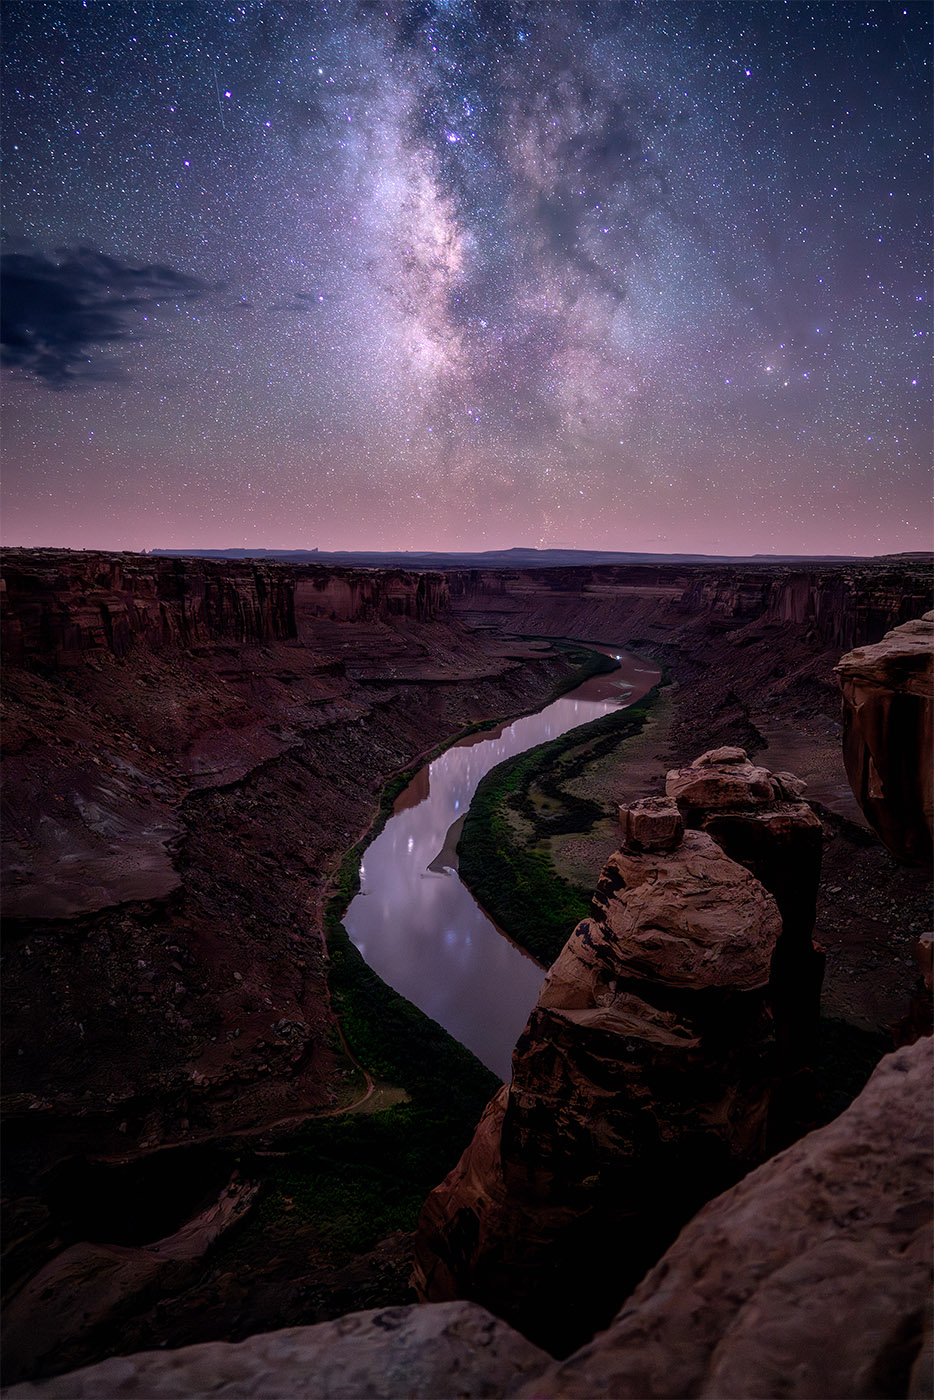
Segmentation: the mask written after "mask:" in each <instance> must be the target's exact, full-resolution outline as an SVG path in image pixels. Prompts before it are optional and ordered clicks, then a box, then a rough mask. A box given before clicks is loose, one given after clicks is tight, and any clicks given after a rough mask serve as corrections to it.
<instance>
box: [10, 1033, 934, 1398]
mask: <svg viewBox="0 0 934 1400" xmlns="http://www.w3.org/2000/svg"><path fill="white" fill-rule="evenodd" d="M931 1048H932V1043H931V1039H930V1038H929V1037H928V1038H925V1039H923V1040H920V1041H918V1042H917V1043H916V1044H915V1045H912V1046H910V1047H907V1048H905V1049H902V1050H899V1051H897V1052H896V1053H895V1054H893V1055H888V1056H887V1057H886V1058H885V1059H884V1060H883V1061H882V1063H881V1064H880V1065H879V1067H878V1069H877V1070H876V1071H875V1073H874V1074H873V1076H872V1078H871V1080H870V1081H869V1083H868V1085H867V1086H866V1088H865V1089H864V1090H863V1092H862V1094H860V1096H859V1097H858V1098H857V1099H856V1100H855V1101H854V1103H853V1104H852V1105H851V1107H850V1108H849V1109H847V1110H846V1112H845V1113H843V1114H841V1116H840V1117H839V1118H837V1119H836V1120H835V1121H834V1122H833V1123H831V1124H829V1125H828V1126H827V1127H826V1128H822V1129H820V1130H819V1131H818V1132H814V1133H811V1134H809V1135H808V1136H807V1137H805V1138H803V1139H802V1140H801V1141H800V1142H798V1143H796V1144H795V1145H794V1146H793V1147H791V1148H789V1149H788V1150H787V1151H785V1152H782V1153H780V1154H779V1155H778V1156H777V1157H774V1158H772V1160H771V1161H769V1162H767V1163H766V1164H765V1165H764V1166H762V1167H760V1168H759V1169H758V1170H757V1171H754V1172H752V1173H751V1174H750V1175H749V1176H747V1177H746V1178H745V1179H744V1180H743V1181H742V1182H740V1184H739V1185H738V1186H734V1187H733V1189H732V1190H730V1191H727V1192H725V1193H724V1194H723V1195H722V1196H720V1197H718V1198H717V1199H716V1200H714V1201H711V1202H710V1203H709V1205H707V1206H706V1207H705V1208H704V1209H703V1210H702V1211H701V1212H700V1213H699V1214H698V1215H697V1216H696V1217H695V1219H694V1220H692V1221H691V1223H690V1224H689V1225H688V1226H687V1227H686V1229H684V1230H683V1231H682V1233H681V1235H680V1236H679V1237H678V1239H677V1241H676V1242H675V1244H674V1245H673V1246H672V1247H671V1249H669V1250H668V1252H667V1254H665V1255H664V1257H663V1258H662V1259H661V1260H660V1261H659V1263H658V1264H657V1265H656V1267H655V1268H654V1269H652V1271H651V1272H650V1273H649V1274H648V1276H647V1277H646V1278H645V1279H644V1280H643V1282H642V1283H641V1285H640V1286H639V1287H638V1288H637V1290H636V1291H635V1293H634V1294H633V1295H632V1297H631V1298H630V1299H629V1301H628V1302H627V1303H626V1305H625V1307H624V1308H623V1310H622V1311H621V1312H620V1313H619V1315H618V1316H617V1317H616V1318H615V1320H614V1321H613V1323H612V1325H611V1326H610V1328H609V1329H608V1330H607V1331H606V1332H604V1333H602V1334H601V1335H599V1336H597V1337H595V1338H594V1339H593V1341H592V1342H590V1343H589V1344H588V1345H586V1346H584V1347H583V1348H581V1350H580V1351H578V1352H577V1353H576V1354H575V1355H574V1356H571V1357H570V1358H568V1360H566V1361H564V1362H560V1363H556V1364H549V1363H548V1358H547V1357H546V1356H545V1355H544V1353H543V1352H541V1351H539V1350H537V1349H536V1348H535V1347H533V1346H531V1345H530V1344H529V1343H528V1342H527V1341H526V1340H525V1339H524V1338H523V1337H521V1336H519V1335H518V1334H517V1333H516V1332H514V1331H512V1329H510V1328H509V1327H507V1326H506V1325H505V1324H504V1323H501V1322H498V1321H497V1320H496V1319H494V1318H492V1317H490V1315H489V1314H488V1313H486V1312H484V1310H483V1309H482V1308H479V1307H477V1306H476V1305H475V1304H472V1303H464V1302H458V1303H446V1304H445V1303H442V1304H434V1305H429V1306H416V1307H412V1308H397V1309H389V1310H385V1309H383V1310H377V1311H375V1312H369V1313H356V1314H352V1315H350V1316H347V1317H344V1318H341V1319H340V1320H339V1321H337V1322H332V1323H324V1324H321V1325H319V1326H317V1327H299V1328H293V1329H291V1330H289V1331H285V1332H275V1333H271V1334H263V1335H259V1336H255V1337H251V1338H249V1339H248V1340H247V1341H245V1342H241V1343H239V1344H238V1345H230V1344H227V1343H221V1342H218V1343H211V1344H208V1345H203V1346H196V1347H186V1348H184V1349H182V1350H179V1351H175V1352H164V1351H150V1352H143V1353H140V1354H138V1355H136V1356H127V1357H117V1358H114V1359H112V1360H110V1361H105V1362H103V1363H101V1364H100V1365H97V1366H91V1367H88V1368H86V1369H85V1370H82V1371H77V1372H74V1373H72V1374H70V1375H65V1376H58V1377H56V1378H54V1379H53V1380H47V1381H40V1382H38V1383H34V1384H33V1383H26V1384H22V1385H17V1386H13V1387H12V1388H10V1389H9V1390H7V1391H5V1392H4V1400H99V1397H101V1396H104V1395H106V1396H108V1397H114V1400H117V1397H123V1398H124V1400H144V1397H145V1398H146V1400H151V1397H156V1396H160V1397H166V1400H169V1397H173V1398H174V1400H181V1397H185V1400H202V1397H204V1400H206V1397H208V1396H213V1395H217V1394H218V1393H220V1391H221V1390H222V1391H223V1393H224V1394H225V1395H227V1396H230V1397H232V1398H233V1397H242V1400H247V1397H259V1396H270V1395H274V1396H277V1397H280V1400H290V1397H292V1396H296V1397H298V1396H308V1395H314V1396H315V1397H316V1400H361V1397H369V1398H370V1400H401V1397H411V1398H412V1400H420V1397H424V1398H425V1400H428V1398H429V1397H437V1396H441V1395H443V1396H450V1397H455V1396H456V1397H465V1400H466V1398H467V1397H474V1396H485V1397H491V1398H495V1397H500V1400H506V1398H507V1397H513V1400H520V1397H521V1400H611V1398H612V1400H679V1397H683V1396H685V1395H694V1396H700V1397H705V1396H706V1397H716V1400H752V1397H761V1398H762V1400H765V1398H766V1397H771V1396H778V1395H781V1396H783V1397H786V1398H787V1400H833V1398H834V1397H840V1396H843V1395H845V1396H848V1397H850V1400H872V1398H873V1397H878V1396H881V1395H887V1396H909V1397H914V1400H923V1397H926V1396H929V1395H930V1394H931V1391H932V1381H934V1376H932V1352H931V1331H930V1318H931V1309H930V1290H931V1266H930V1253H931V1251H930V1217H931V1201H930V1189H929V1187H930V1179H931V1172H932V1167H934V1163H932V1159H931V1135H930V1132H929V1126H928V1113H927V1105H929V1103H930V1094H931V1078H932V1057H931ZM596 1257H599V1258H605V1257H606V1255H605V1252H603V1253H601V1254H600V1255H598V1256H596Z"/></svg>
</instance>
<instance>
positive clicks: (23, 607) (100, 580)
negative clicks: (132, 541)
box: [2, 550, 449, 666]
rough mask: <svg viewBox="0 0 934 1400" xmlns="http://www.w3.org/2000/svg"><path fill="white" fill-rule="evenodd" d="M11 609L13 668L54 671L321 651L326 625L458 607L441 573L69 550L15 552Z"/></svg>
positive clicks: (7, 651)
mask: <svg viewBox="0 0 934 1400" xmlns="http://www.w3.org/2000/svg"><path fill="white" fill-rule="evenodd" d="M2 602H3V615H2V645H3V652H4V655H5V657H6V659H7V662H8V663H10V664H22V663H26V664H30V665H46V666H49V665H57V666H65V665H69V664H74V663H75V662H76V661H78V660H79V659H81V658H82V657H87V656H89V655H91V656H93V655H95V654H100V653H102V652H106V651H109V652H112V653H113V654H114V655H115V656H125V655H126V654H127V652H128V651H130V649H131V648H132V647H133V646H134V645H136V644H138V643H144V644H145V645H146V646H147V647H149V648H157V647H192V646H198V645H201V644H205V643H210V642H224V641H232V642H237V643H248V642H254V643H255V642H265V641H270V640H287V639H292V640H295V641H298V642H301V643H314V641H315V640H316V638H317V632H316V623H318V622H320V621H321V620H326V621H335V622H361V621H370V622H372V621H376V620H380V621H386V620H387V619H389V618H412V619H415V620H416V621H419V622H429V621H433V620H435V619H437V618H439V617H441V616H443V615H444V614H446V613H447V612H448V609H449V597H448V589H447V583H446V580H445V579H444V577H443V576H442V575H440V574H425V573H422V574H412V573H405V572H404V571H402V570H399V569H395V570H388V571H386V572H377V571H376V570H369V569H351V568H333V567H332V568H325V567H322V566H319V565H313V564H308V565H300V566H289V565H283V564H275V563H269V562H258V561H252V560H243V559H241V560H209V559H166V558H161V557H154V556H151V555H138V554H124V555H104V554H94V553H79V552H72V551H69V550H9V551H7V553H6V556H5V565H4V577H3V583H2Z"/></svg>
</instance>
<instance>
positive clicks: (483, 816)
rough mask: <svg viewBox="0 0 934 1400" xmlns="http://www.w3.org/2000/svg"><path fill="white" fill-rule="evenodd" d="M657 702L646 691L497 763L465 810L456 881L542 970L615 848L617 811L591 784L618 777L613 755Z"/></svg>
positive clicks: (585, 908)
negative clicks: (609, 774)
mask: <svg viewBox="0 0 934 1400" xmlns="http://www.w3.org/2000/svg"><path fill="white" fill-rule="evenodd" d="M658 696H659V688H658V686H656V687H653V689H652V690H651V691H650V692H649V694H648V695H646V696H644V697H643V698H642V699H641V700H639V701H637V702H636V703H635V704H633V705H630V706H628V707H626V708H620V709H618V710H614V711H612V712H611V713H610V714H608V715H605V716H603V717H602V718H600V719H597V720H594V721H592V722H591V723H590V724H586V725H582V726H580V728H577V729H573V730H571V731H569V732H568V733H567V734H563V735H562V736H561V737H560V738H558V739H553V740H551V741H550V742H549V743H546V744H541V745H539V746H538V747H537V748H534V749H529V750H527V751H526V752H525V753H522V754H519V755H517V756H516V757H515V758H512V759H508V760H507V761H506V762H505V763H501V764H500V765H499V766H498V767H497V768H495V769H493V771H492V772H491V773H488V774H487V776H486V777H485V778H484V779H483V780H482V781H481V783H480V785H479V787H478V788H477V791H476V794H475V796H474V798H473V801H472V802H471V804H470V810H469V811H468V813H467V817H466V819H465V822H464V827H463V831H462V834H461V838H460V841H459V842H458V848H457V849H458V861H459V866H458V870H459V874H460V877H461V879H462V880H463V882H464V884H466V885H467V887H468V888H469V889H470V890H471V892H472V893H473V895H474V897H475V898H476V899H477V901H478V902H479V903H480V904H481V905H482V906H483V908H484V909H485V910H486V911H487V913H488V914H489V915H490V917H491V918H492V919H493V920H494V921H495V922H496V923H497V924H498V925H499V927H500V928H501V929H502V930H503V932H504V933H506V934H507V935H508V936H509V937H510V938H511V939H512V940H513V941H514V942H516V943H518V944H519V946H520V947H522V948H524V949H525V950H526V951H527V952H528V953H530V954H531V955H532V956H533V957H534V958H536V959H537V960H538V962H539V963H540V964H541V965H542V966H543V967H548V966H549V965H550V964H551V963H552V962H553V961H554V959H555V958H556V957H557V955H558V953H559V952H560V951H561V949H562V947H563V946H564V944H565V942H566V941H567V938H568V936H569V934H570V931H571V930H572V929H573V928H574V926H575V925H576V924H577V923H579V922H580V920H581V919H583V918H585V917H586V915H587V914H588V912H589V910H590V900H591V896H592V893H593V888H594V886H595V885H596V880H597V877H598V876H599V873H600V870H601V869H602V867H603V864H604V863H605V860H606V854H609V851H610V850H612V849H614V848H615V845H616V844H617V842H616V839H615V836H614V834H613V832H614V829H615V825H616V808H615V804H613V803H612V802H609V801H608V800H607V798H606V794H605V790H601V786H600V785H599V783H598V784H597V785H596V787H595V783H594V779H595V777H599V775H601V774H602V773H603V772H604V771H605V769H606V767H607V765H608V764H612V765H613V767H614V769H615V768H616V767H618V765H619V762H620V758H619V749H620V746H621V745H624V744H625V745H627V747H628V745H629V743H630V742H634V741H636V740H637V737H638V736H639V735H640V733H641V732H642V730H643V728H644V726H645V724H646V722H647V720H648V718H649V715H650V713H651V711H652V709H653V708H654V705H655V703H656V701H657V700H658ZM646 752H649V751H648V750H646ZM597 793H598V794H599V795H595V794H597ZM607 846H608V850H607V851H606V854H604V847H607ZM582 848H583V850H582ZM584 850H585V851H586V854H584V853H583V852H584ZM558 851H560V852H561V853H562V855H563V859H562V861H561V865H559V863H558V859H557V858H556V852H558ZM571 852H573V853H574V854H573V857H570V853H571ZM569 857H570V858H569ZM598 859H599V862H600V863H599V865H597V866H596V867H594V862H595V861H596V860H598ZM591 875H592V878H588V877H589V876H591Z"/></svg>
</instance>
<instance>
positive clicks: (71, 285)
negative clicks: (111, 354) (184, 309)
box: [0, 248, 210, 389]
mask: <svg viewBox="0 0 934 1400" xmlns="http://www.w3.org/2000/svg"><path fill="white" fill-rule="evenodd" d="M60 258H61V260H60V261H59V262H55V261H53V260H52V259H51V258H47V257H44V256H42V255H41V254H38V253H7V254H4V255H3V257H2V258H0V283H2V303H0V351H2V357H3V362H4V363H5V364H8V365H11V366H13V367H14V368H16V369H19V370H22V371H23V372H24V373H26V374H29V375H32V376H34V377H35V378H36V379H38V380H39V381H40V382H41V383H42V384H44V385H46V386H47V387H48V388H50V389H62V388H66V387H67V386H69V385H72V384H75V383H78V382H80V381H81V380H82V379H100V378H112V377H114V371H113V370H112V369H108V370H103V369H101V368H95V365H94V360H93V355H94V352H95V351H96V350H100V349H101V348H103V347H104V346H107V345H111V344H113V343H114V342H116V341H121V340H130V339H134V340H136V339H139V337H140V334H141V328H140V325H139V321H138V314H139V312H140V311H141V309H142V308H143V307H153V308H159V307H164V306H166V304H168V306H169V307H174V306H175V305H176V304H177V303H178V301H179V300H181V299H185V300H190V299H192V298H194V297H200V296H202V295H203V294H204V293H205V292H207V291H208V290H210V289H209V287H208V286H207V284H206V283H204V282H201V281H200V280H199V279H198V278H196V277H192V276H190V275H189V274H187V273H184V272H179V271H178V270H177V269H176V268H173V267H166V266H163V265H160V264H156V263H154V264H150V265H149V266H146V267H133V266H131V265H130V264H127V263H122V262H120V261H118V260H117V259H116V258H111V257H107V256H106V255H105V254H104V253H100V252H97V251H95V250H94V249H90V248H78V249H75V250H74V251H70V252H69V251H67V250H63V251H62V253H61V254H60Z"/></svg>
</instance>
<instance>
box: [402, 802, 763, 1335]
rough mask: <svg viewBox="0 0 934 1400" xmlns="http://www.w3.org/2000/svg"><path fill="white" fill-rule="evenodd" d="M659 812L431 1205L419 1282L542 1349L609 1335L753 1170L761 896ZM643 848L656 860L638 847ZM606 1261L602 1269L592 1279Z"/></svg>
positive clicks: (598, 905)
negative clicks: (642, 1284) (705, 1214)
mask: <svg viewBox="0 0 934 1400" xmlns="http://www.w3.org/2000/svg"><path fill="white" fill-rule="evenodd" d="M678 825H679V823H678V820H677V813H676V812H675V813H674V819H673V820H671V819H665V818H664V816H663V815H660V813H659V811H658V808H657V805H656V806H650V807H649V808H648V809H647V812H646V815H645V820H643V818H642V816H641V815H640V814H639V813H638V812H635V811H633V812H632V813H630V817H629V829H630V831H631V832H635V833H638V834H639V836H640V840H639V846H640V848H641V849H635V848H633V849H625V850H621V851H617V852H616V854H615V855H614V856H612V857H611V859H610V861H609V863H608V865H607V866H606V868H605V870H604V873H603V876H602V878H601V880H600V885H599V887H598V890H597V895H596V897H595V900H594V917H593V918H591V919H585V920H584V921H583V922H582V923H581V924H580V925H578V927H577V929H576V930H575V931H574V933H573V935H572V937H571V938H570V940H569V941H568V943H567V944H566V946H565V948H564V950H563V952H562V953H561V955H560V956H559V958H558V960H557V961H556V963H555V964H554V966H553V967H552V969H551V971H550V973H549V975H548V977H547V979H546V981H545V985H544V987H543V989H542V993H541V997H540V999H539V1003H538V1005H537V1007H536V1008H535V1010H534V1011H533V1012H532V1016H531V1018H530V1020H529V1024H528V1026H527V1027H526V1030H525V1031H524V1033H523V1035H522V1037H521V1038H520V1040H519V1042H518V1044H517V1046H516V1050H515V1053H514V1056H513V1078H512V1084H511V1086H510V1087H509V1088H508V1089H506V1088H504V1089H503V1090H501V1091H500V1093H499V1094H498V1095H497V1097H496V1098H495V1099H494V1100H493V1101H492V1103H491V1104H490V1105H489V1107H488V1108H487V1111H486V1113H485V1114H484V1117H483V1119H482V1120H481V1123H480V1125H479V1127H478V1128H477V1132H476V1134H475V1137H474V1139H473V1142H472V1143H471V1145H470V1146H469V1147H468V1149H467V1151H466V1152H465V1153H464V1155H463V1157H462V1158H461V1161H460V1162H459V1163H458V1165H457V1167H456V1168H455V1169H454V1171H453V1172H451V1173H450V1175H449V1176H448V1177H447V1178H446V1180H445V1181H444V1182H443V1183H442V1184H441V1185H440V1186H439V1187H437V1189H436V1190H435V1191H434V1192H433V1193H432V1195H431V1196H430V1197H429V1199H428V1201H427V1202H426V1204H425V1206H424V1208H423V1211H422V1217H421V1222H420V1229H419V1234H418V1237H417V1240H416V1269H415V1275H414V1283H415V1286H416V1289H417V1291H418V1293H419V1296H420V1297H422V1298H425V1299H428V1300H431V1301H441V1300H444V1299H449V1298H453V1297H469V1298H473V1299H474V1300H476V1301H478V1302H481V1303H483V1304H484V1305H485V1306H487V1307H490V1308H491V1309H492V1310H493V1311H495V1312H496V1313H497V1314H498V1315H499V1316H502V1317H504V1318H505V1319H506V1320H507V1321H509V1322H511V1323H512V1324H513V1325H514V1326H516V1327H517V1328H518V1329H519V1330H520V1331H522V1332H523V1333H524V1334H525V1335H527V1336H530V1337H531V1338H532V1339H533V1340H535V1341H537V1342H539V1343H540V1344H541V1345H543V1346H546V1347H548V1349H549V1350H551V1351H552V1352H553V1353H554V1354H562V1353H566V1352H567V1351H569V1350H570V1349H571V1348H572V1347H573V1346H575V1345H579V1344H580V1342H581V1341H583V1340H584V1339H586V1338H587V1337H588V1336H590V1335H592V1334H593V1332H594V1330H595V1329H596V1328H597V1327H599V1326H602V1325H605V1324H606V1323H607V1322H608V1321H609V1320H610V1317H611V1316H612V1314H613V1311H614V1310H615V1308H616V1307H618V1306H619V1303H620V1302H621V1300H622V1299H623V1298H624V1297H625V1296H626V1294H627V1292H628V1291H629V1290H630V1289H631V1288H632V1287H634V1286H635V1284H636V1283H637V1281H638V1280H639V1278H640V1277H641V1276H642V1274H643V1273H644V1272H645V1270H646V1268H648V1267H649V1265H650V1264H651V1263H652V1262H654V1260H655V1259H657V1258H658V1256H659V1254H660V1253H661V1252H662V1250H663V1249H664V1248H665V1247H666V1245H667V1244H668V1243H669V1242H670V1241H671V1240H672V1239H673V1238H674V1236H675V1234H676V1233H677V1231H678V1230H679V1229H680V1227H681V1226H682V1225H683V1224H684V1222H685V1221H686V1220H687V1219H688V1218H689V1217H690V1215H691V1214H692V1212H693V1211H695V1210H696V1209H697V1208H698V1206H700V1205H701V1204H702V1203H703V1202H704V1201H705V1200H708V1199H709V1198H710V1197H711V1196H712V1195H714V1194H716V1192H717V1191H720V1190H722V1189H723V1188H724V1187H725V1186H727V1185H729V1184H731V1183H732V1182H733V1181H735V1180H736V1179H737V1178H738V1177H739V1176H741V1175H742V1173H743V1172H744V1171H745V1170H747V1169H748V1168H749V1167H750V1166H751V1165H754V1164H755V1163H757V1162H758V1161H761V1159H762V1156H763V1155H764V1142H765V1127H766V1116H767V1109H768V1094H769V1084H770V1080H771V1076H772V1070H773V1065H772V1038H771V1016H770V1014H769V1011H768V1007H767V1005H766V989H767V984H768V978H769V968H770V964H771V959H772V954H773V951H774V948H775V945H776V943H777V941H778V937H779V933H780V930H781V920H780V917H779V914H778V910H777V908H776V905H775V902H774V900H773V899H772V898H771V897H770V896H769V895H768V894H767V892H766V891H765V889H764V888H763V887H762V885H761V884H760V883H759V882H758V881H757V880H756V879H754V878H753V876H752V875H750V874H749V872H748V871H747V870H745V869H744V868H743V867H742V866H741V865H738V864H737V863H736V862H735V861H732V860H730V859H729V858H728V857H727V856H726V855H725V854H724V853H723V851H721V850H720V848H719V847H718V846H717V845H716V844H715V842H714V841H713V840H711V838H710V837H709V836H707V835H705V834H704V833H702V832H694V831H689V832H687V833H684V834H683V839H682V840H681V842H680V844H679V845H678V846H677V847H676V848H675V849H673V850H672V849H666V848H668V847H670V845H671V842H672V840H673V839H674V837H675V836H676V835H677V828H678ZM653 845H656V846H660V847H661V849H646V848H647V847H651V846H653ZM607 1258H611V1259H612V1260H613V1268H612V1271H609V1272H608V1271H607V1270H606V1269H603V1268H600V1269H596V1268H595V1267H594V1260H595V1259H607Z"/></svg>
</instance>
